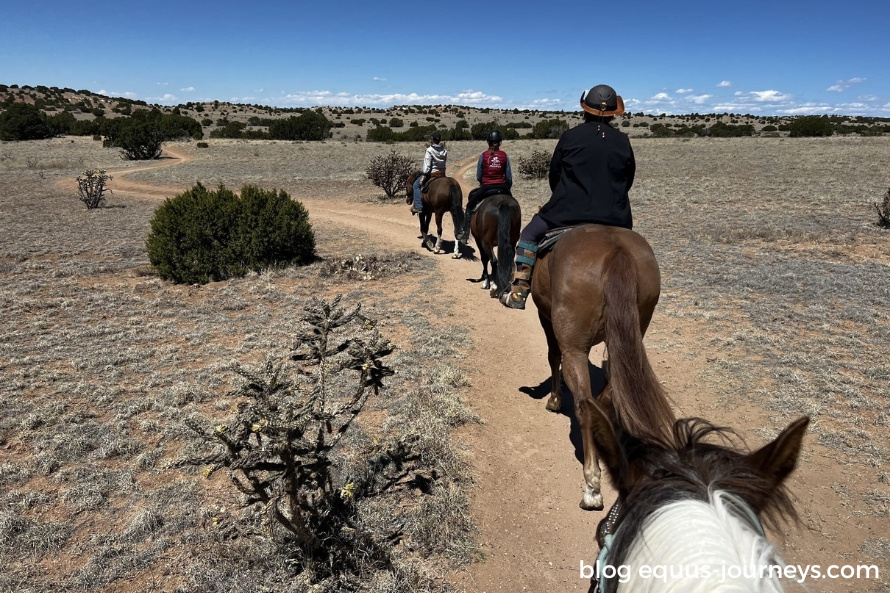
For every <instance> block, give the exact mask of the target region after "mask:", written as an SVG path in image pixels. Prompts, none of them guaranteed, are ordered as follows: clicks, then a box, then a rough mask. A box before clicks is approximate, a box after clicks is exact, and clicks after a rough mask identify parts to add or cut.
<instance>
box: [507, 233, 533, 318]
mask: <svg viewBox="0 0 890 593" xmlns="http://www.w3.org/2000/svg"><path fill="white" fill-rule="evenodd" d="M516 252H517V255H516V271H514V272H513V282H512V283H511V285H510V290H509V291H507V292H504V294H502V295H501V303H502V304H503V305H504V306H505V307H509V308H511V309H525V301H526V300H527V299H528V295H529V293H530V292H531V289H532V270H534V267H535V260H536V259H537V252H538V244H537V243H532V242H530V241H520V242H519V245H518V246H517V249H516Z"/></svg>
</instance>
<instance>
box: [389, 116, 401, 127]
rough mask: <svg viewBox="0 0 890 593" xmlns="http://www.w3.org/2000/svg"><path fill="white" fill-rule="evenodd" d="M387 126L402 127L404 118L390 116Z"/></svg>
mask: <svg viewBox="0 0 890 593" xmlns="http://www.w3.org/2000/svg"><path fill="white" fill-rule="evenodd" d="M389 127H391V128H403V127H405V122H404V120H402V119H400V118H398V117H393V118H391V119H390V120H389Z"/></svg>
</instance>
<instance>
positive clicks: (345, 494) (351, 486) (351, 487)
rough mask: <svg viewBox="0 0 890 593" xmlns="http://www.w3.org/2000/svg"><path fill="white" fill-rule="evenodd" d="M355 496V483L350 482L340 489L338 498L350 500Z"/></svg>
mask: <svg viewBox="0 0 890 593" xmlns="http://www.w3.org/2000/svg"><path fill="white" fill-rule="evenodd" d="M354 496H355V483H354V482H350V483H348V484H346V485H345V486H343V488H341V489H340V498H352V497H354Z"/></svg>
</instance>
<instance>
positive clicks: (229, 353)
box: [0, 140, 475, 592]
mask: <svg viewBox="0 0 890 593" xmlns="http://www.w3.org/2000/svg"><path fill="white" fill-rule="evenodd" d="M37 144H39V145H40V146H36V145H37ZM97 145H98V143H96V145H94V144H91V143H89V142H86V141H81V140H79V141H78V142H76V143H75V144H74V145H70V143H67V142H60V141H58V140H54V141H48V142H41V143H23V144H4V145H3V146H2V149H3V151H15V152H14V156H13V157H12V158H11V159H7V160H4V161H3V162H0V196H2V197H0V211H2V212H3V216H2V218H0V303H2V321H0V328H2V329H0V374H2V376H3V378H4V381H3V382H2V385H0V591H13V590H14V591H22V592H24V591H34V592H37V591H56V590H59V589H60V588H61V589H65V590H89V591H101V590H115V591H119V590H124V589H129V590H133V591H136V590H138V591H196V590H200V591H245V592H246V591H257V590H260V589H263V588H265V589H267V590H280V591H305V590H309V589H308V585H307V584H306V583H305V582H303V581H301V580H300V579H294V578H293V576H292V574H291V573H290V571H289V570H288V568H287V566H286V565H285V564H284V563H283V562H281V561H277V562H276V560H275V558H276V555H275V554H274V550H273V549H272V548H270V547H269V545H268V544H264V543H263V542H262V541H261V540H255V539H251V538H248V539H244V538H238V539H232V531H231V530H229V529H228V528H229V527H231V526H232V525H235V524H239V525H241V524H245V522H247V524H249V523H250V521H252V520H253V518H252V517H251V516H249V514H248V515H244V514H243V513H242V512H241V511H240V510H239V505H238V496H237V493H236V492H234V490H233V489H232V488H231V487H230V486H229V485H228V484H227V483H226V480H225V478H224V477H223V476H220V477H218V478H214V480H212V481H210V482H207V481H206V480H204V479H203V478H202V477H201V476H200V473H199V471H198V470H183V469H176V467H177V466H179V465H180V464H181V463H182V462H183V461H184V460H186V459H189V458H191V457H193V456H195V454H196V452H197V450H198V449H197V448H198V446H199V443H198V442H197V441H196V440H194V439H192V438H191V437H190V435H189V434H188V432H189V431H187V430H186V429H185V427H184V420H185V419H187V418H193V417H202V418H210V419H225V418H227V417H228V416H230V412H229V408H230V407H231V405H232V403H233V402H232V400H231V397H230V396H229V395H228V393H229V391H230V390H231V387H232V380H233V379H234V375H233V374H232V373H231V372H229V371H228V368H229V366H230V365H232V364H235V363H241V364H248V365H250V364H256V363H259V362H261V361H262V360H264V359H265V357H267V356H270V357H281V356H284V355H286V354H287V351H288V349H289V347H290V341H291V338H292V336H293V328H294V327H295V324H297V323H299V320H300V314H301V311H302V307H303V304H304V303H305V302H306V301H307V299H308V298H309V297H310V296H313V295H319V296H327V297H330V296H333V295H335V294H338V293H345V294H346V300H348V301H350V302H357V301H358V300H361V302H362V303H363V305H364V308H363V311H364V312H365V314H366V315H368V316H369V317H370V318H373V319H376V320H378V327H379V328H380V330H381V332H383V333H384V334H387V333H389V334H393V335H394V334H399V336H400V339H399V343H400V346H401V348H400V350H398V354H397V356H395V357H394V360H393V361H392V363H393V366H394V367H395V368H396V370H397V375H396V376H395V377H393V378H392V379H391V380H390V381H388V384H389V387H390V389H389V390H388V392H387V396H386V397H388V398H390V399H391V400H392V401H390V400H389V399H387V400H382V401H378V402H376V403H375V404H374V407H375V408H376V409H377V410H379V413H380V414H383V416H382V420H381V421H377V420H375V417H376V416H375V415H374V414H372V415H370V416H369V418H368V420H369V424H367V425H365V426H364V434H370V435H375V434H376V435H377V436H379V437H380V438H384V437H386V435H387V432H386V431H387V430H389V431H390V432H395V431H396V429H395V428H393V429H391V430H390V429H388V427H390V426H392V427H398V431H402V432H413V433H417V434H420V435H422V436H423V438H427V435H426V434H425V431H426V430H427V428H428V427H434V428H435V429H436V430H437V432H436V436H437V439H438V440H436V442H435V443H432V442H431V443H429V444H427V455H429V456H430V458H432V457H433V455H435V456H436V457H435V463H436V464H437V467H438V472H439V473H438V475H439V479H438V482H439V483H440V484H441V486H439V487H438V489H437V490H435V491H433V492H432V493H430V494H429V495H424V496H412V497H411V499H409V500H399V499H395V498H393V499H390V500H388V501H386V503H387V504H388V505H389V506H387V507H385V508H384V507H378V508H375V509H366V511H365V515H366V516H365V520H366V521H367V522H368V523H372V522H373V521H374V520H375V518H374V517H375V515H376V516H378V517H382V518H383V519H385V520H387V521H389V522H390V524H391V523H392V522H393V521H402V522H404V524H405V526H404V528H403V530H404V531H405V533H406V536H405V543H403V544H402V545H401V546H400V547H399V548H398V549H397V550H396V560H395V565H394V567H393V568H392V571H391V573H388V574H380V575H376V576H373V580H374V582H375V583H377V582H378V581H379V583H388V584H386V585H384V584H375V585H374V587H376V590H378V591H384V590H387V591H396V590H399V591H418V590H440V589H442V588H443V587H442V585H441V584H439V585H437V584H435V582H434V579H437V578H440V577H441V574H442V573H443V571H445V570H446V569H447V567H448V566H450V565H451V564H452V563H455V562H457V563H460V562H465V561H466V560H467V558H469V556H470V555H471V551H472V550H473V549H474V545H475V544H474V543H473V531H472V521H471V520H470V519H469V517H468V516H467V515H466V511H465V509H466V492H467V487H468V486H469V484H470V482H471V480H470V476H469V471H468V468H467V465H466V462H465V461H464V460H463V458H462V456H461V454H460V453H459V452H458V451H457V450H455V449H454V448H453V447H451V446H449V442H450V429H451V427H453V426H457V425H459V424H461V423H463V422H466V421H472V420H473V418H472V416H471V415H470V414H469V413H468V412H467V411H466V410H465V409H464V408H462V404H460V403H459V400H458V394H459V391H460V390H461V389H465V388H466V382H461V381H460V380H459V379H455V377H460V376H461V374H460V371H459V369H458V367H459V365H460V364H462V362H461V359H460V358H461V354H460V353H461V351H462V349H463V348H465V347H466V343H465V340H466V335H465V333H461V332H460V331H457V332H455V331H454V330H452V329H450V328H445V329H443V331H441V332H435V333H436V343H435V344H432V345H431V344H430V342H429V336H428V332H429V329H430V328H431V327H435V326H436V323H437V322H436V319H434V318H430V319H428V318H426V317H425V316H424V315H423V314H421V313H419V312H417V311H404V312H403V311H402V310H401V308H400V309H393V304H392V303H391V302H390V299H391V295H392V294H393V293H395V292H398V293H400V294H403V295H404V299H405V301H406V302H411V300H412V299H413V298H416V295H412V292H411V290H408V291H406V290H405V289H404V287H403V286H402V285H403V284H404V283H403V282H402V281H401V277H402V276H404V275H405V274H406V273H408V274H411V275H412V276H413V277H414V278H415V279H424V278H429V275H430V274H431V273H432V270H433V264H432V262H431V261H430V260H429V259H424V258H421V257H418V256H417V254H415V253H403V252H392V253H388V252H386V251H378V252H377V255H375V256H374V257H373V258H371V259H370V260H369V259H366V258H359V256H358V254H360V253H362V252H363V251H365V250H366V249H367V246H368V244H369V242H368V238H367V237H362V236H359V235H356V234H355V233H344V232H342V230H339V229H333V228H325V227H324V226H323V225H320V226H317V227H316V231H317V237H318V251H319V254H320V255H321V261H319V262H318V263H316V264H313V265H312V266H308V267H305V268H300V269H289V270H282V271H276V272H270V273H267V274H253V275H250V276H248V277H246V278H242V279H239V280H235V281H232V282H226V283H217V284H212V285H208V286H205V287H191V286H174V285H170V284H167V283H164V282H162V281H160V280H159V279H157V277H155V276H154V275H153V274H152V273H151V269H150V266H149V265H148V261H147V257H146V253H145V238H146V236H147V232H148V221H149V220H150V218H151V216H152V214H153V211H154V208H155V207H156V206H157V202H156V201H152V200H140V199H129V198H128V199H126V200H124V199H122V198H114V197H112V198H111V204H112V205H117V206H118V207H116V208H100V209H97V210H94V211H89V212H88V211H87V210H86V209H85V208H83V205H82V204H79V203H78V202H77V198H76V194H75V193H74V192H73V191H72V192H71V193H69V194H66V193H65V192H64V191H62V190H59V189H57V187H56V185H55V184H54V183H53V181H55V180H56V179H66V178H70V179H71V180H72V181H73V179H74V177H75V176H76V175H77V174H79V173H80V172H82V171H81V165H82V163H81V160H80V159H79V158H76V157H74V156H72V157H67V156H64V155H66V154H67V153H68V151H69V150H74V149H79V150H82V151H83V155H84V156H83V158H84V160H85V162H88V166H102V167H108V168H111V167H112V166H121V165H125V163H123V162H122V161H120V160H119V158H118V157H117V155H116V154H113V153H112V154H109V153H111V152H112V151H103V150H98V151H96V150H95V147H96V146H97ZM291 148H293V147H292V146H291ZM32 151H33V152H40V153H41V154H48V155H49V157H47V158H48V159H52V162H56V163H67V164H65V165H64V166H60V167H59V168H58V169H53V170H52V171H50V173H51V174H50V176H49V177H50V179H46V180H44V179H40V178H38V177H36V176H35V175H34V172H33V171H32V170H30V169H28V168H27V167H20V166H19V164H18V163H19V161H20V160H22V162H24V157H25V156H28V155H29V154H30V153H31V152H32ZM72 154H74V153H72ZM216 164H217V165H219V164H220V162H219V161H216ZM199 174H202V173H199ZM342 176H345V175H342ZM336 183H340V185H339V186H338V188H337V191H341V192H342V191H346V189H345V188H344V184H343V183H342V182H338V181H335V184H336ZM233 185H234V184H233ZM112 189H113V184H112ZM356 262H360V263H356ZM421 289H422V283H421V284H420V285H418V286H417V288H416V289H415V290H417V291H418V292H419V291H420V290H421ZM359 295H360V296H359ZM434 313H435V312H434ZM406 328H407V329H408V333H409V336H407V337H405V336H403V335H402V334H404V331H405V329H406ZM415 339H416V340H417V343H416V344H415V343H413V341H414V340H415ZM431 347H435V348H440V349H441V350H440V351H439V352H437V359H438V360H439V361H440V364H441V365H442V366H441V367H439V366H436V367H431V368H430V369H429V370H428V371H425V373H426V374H425V375H424V378H423V380H422V381H421V382H420V383H418V382H417V379H416V378H415V377H413V376H412V373H407V372H406V369H409V368H424V365H425V359H426V357H427V354H428V350H429V349H430V348H431ZM427 386H429V387H427ZM427 388H429V390H430V392H431V395H430V397H431V398H433V399H431V400H429V401H428V405H429V409H428V408H427V407H424V406H423V404H422V403H420V404H412V405H408V404H407V403H399V402H405V401H407V400H409V399H411V397H413V396H414V395H416V393H417V392H418V391H423V390H426V389H427ZM433 392H434V394H433ZM418 405H420V406H421V408H418V407H417V406H418ZM440 410H448V414H449V415H448V416H446V417H448V418H450V419H451V420H449V421H448V422H446V423H445V424H441V425H440V424H437V423H442V422H443V421H442V420H441V419H440V418H439V412H440ZM407 412H411V413H415V414H417V419H416V422H415V419H413V418H406V417H402V416H400V414H402V413H407ZM368 438H370V437H368ZM440 498H441V499H442V501H443V502H442V503H432V504H433V505H434V506H436V505H438V506H437V508H439V507H442V506H448V507H453V509H452V510H451V511H450V512H453V513H455V516H460V517H463V520H464V522H463V524H462V525H463V527H462V528H461V529H458V530H455V533H454V534H453V535H452V536H451V537H450V539H449V540H448V541H450V542H451V543H450V544H449V546H448V547H447V548H433V547H431V546H430V545H429V542H428V540H427V537H426V535H424V534H425V533H427V531H426V530H427V528H426V527H424V526H423V524H422V523H423V522H422V520H421V519H422V517H423V515H424V512H423V509H424V508H426V505H429V504H431V503H430V502H428V501H427V499H430V500H439V499H440ZM455 499H457V500H458V502H461V504H457V505H451V502H453V501H454V500H455ZM445 501H447V502H448V504H446V502H445ZM400 516H402V517H403V518H402V519H399V517H400ZM383 519H378V520H383ZM257 528H258V526H257ZM415 534H416V535H415ZM415 542H416V543H415ZM409 544H410V545H409ZM389 587H398V588H389Z"/></svg>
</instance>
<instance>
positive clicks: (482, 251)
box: [479, 243, 491, 290]
mask: <svg viewBox="0 0 890 593" xmlns="http://www.w3.org/2000/svg"><path fill="white" fill-rule="evenodd" d="M479 259H481V260H482V290H488V288H489V287H490V286H491V275H490V274H489V273H488V261H489V259H491V256H490V255H489V253H488V249H486V245H485V244H484V243H483V244H482V245H481V246H480V247H479Z"/></svg>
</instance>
